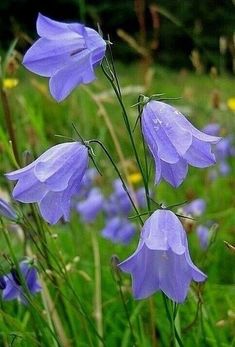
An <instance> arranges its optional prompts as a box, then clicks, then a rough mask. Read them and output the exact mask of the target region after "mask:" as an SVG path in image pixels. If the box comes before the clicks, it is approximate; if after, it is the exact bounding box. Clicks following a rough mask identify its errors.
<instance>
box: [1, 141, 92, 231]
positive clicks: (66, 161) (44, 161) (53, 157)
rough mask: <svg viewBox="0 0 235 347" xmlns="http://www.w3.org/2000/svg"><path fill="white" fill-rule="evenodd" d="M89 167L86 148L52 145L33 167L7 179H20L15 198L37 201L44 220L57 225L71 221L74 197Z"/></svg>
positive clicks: (28, 166)
mask: <svg viewBox="0 0 235 347" xmlns="http://www.w3.org/2000/svg"><path fill="white" fill-rule="evenodd" d="M87 166H88V149H87V147H86V146H84V145H82V144H80V143H79V142H68V143H62V144H59V145H56V146H53V147H52V148H50V149H48V150H47V151H46V152H45V153H43V154H42V155H41V156H40V157H39V158H38V159H36V160H35V161H34V162H32V163H31V164H29V165H27V166H26V167H24V168H22V169H19V170H16V171H13V172H10V173H8V174H6V176H7V178H8V179H9V180H18V182H17V184H16V186H15V188H14V190H13V193H12V195H13V197H14V199H16V200H18V201H21V202H24V203H33V202H37V203H38V206H39V209H40V212H41V214H42V216H43V218H44V219H45V220H46V221H47V222H48V223H51V224H55V223H57V222H58V220H59V219H60V218H61V217H64V219H65V220H66V221H68V220H69V214H70V202H71V198H72V197H73V196H74V195H75V194H77V193H78V192H79V189H80V184H81V180H82V178H83V176H84V174H85V171H86V169H87Z"/></svg>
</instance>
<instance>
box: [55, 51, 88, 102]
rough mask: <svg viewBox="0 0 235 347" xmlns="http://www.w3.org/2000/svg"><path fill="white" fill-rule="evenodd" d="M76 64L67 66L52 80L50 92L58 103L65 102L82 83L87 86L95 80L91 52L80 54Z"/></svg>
mask: <svg viewBox="0 0 235 347" xmlns="http://www.w3.org/2000/svg"><path fill="white" fill-rule="evenodd" d="M77 59H78V60H77V61H76V62H75V63H72V64H69V65H66V66H65V67H64V68H62V69H61V70H59V71H57V72H56V73H55V74H54V75H53V76H52V77H51V79H50V83H49V86H50V91H51V94H52V96H53V97H54V98H55V99H56V100H57V101H62V100H64V99H65V98H66V97H67V96H68V95H69V94H70V93H71V91H72V90H73V89H74V88H75V87H76V86H78V85H79V84H81V83H84V84H87V83H90V82H92V81H93V80H94V79H95V74H94V70H93V67H92V64H91V61H90V54H89V51H84V52H82V54H81V53H80V54H79V57H77Z"/></svg>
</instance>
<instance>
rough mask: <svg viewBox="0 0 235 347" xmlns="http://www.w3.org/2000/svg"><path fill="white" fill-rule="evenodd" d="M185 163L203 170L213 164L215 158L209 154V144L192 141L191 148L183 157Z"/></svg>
mask: <svg viewBox="0 0 235 347" xmlns="http://www.w3.org/2000/svg"><path fill="white" fill-rule="evenodd" d="M183 157H184V159H185V160H187V162H188V163H189V164H190V165H192V166H195V167H199V168H204V167H208V166H211V165H213V164H215V156H214V154H213V153H212V152H211V145H210V143H206V142H202V141H200V140H198V139H195V138H194V139H193V143H192V146H191V147H190V148H189V150H188V151H187V152H186V153H185V155H184V156H183Z"/></svg>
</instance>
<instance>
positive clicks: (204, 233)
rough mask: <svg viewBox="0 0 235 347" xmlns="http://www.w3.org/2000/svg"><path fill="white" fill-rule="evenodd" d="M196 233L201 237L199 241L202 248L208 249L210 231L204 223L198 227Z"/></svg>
mask: <svg viewBox="0 0 235 347" xmlns="http://www.w3.org/2000/svg"><path fill="white" fill-rule="evenodd" d="M196 233H197V236H198V239H199V243H200V246H201V248H202V249H206V248H207V247H208V244H209V240H210V231H209V229H208V228H207V227H206V226H204V225H198V226H197V228H196Z"/></svg>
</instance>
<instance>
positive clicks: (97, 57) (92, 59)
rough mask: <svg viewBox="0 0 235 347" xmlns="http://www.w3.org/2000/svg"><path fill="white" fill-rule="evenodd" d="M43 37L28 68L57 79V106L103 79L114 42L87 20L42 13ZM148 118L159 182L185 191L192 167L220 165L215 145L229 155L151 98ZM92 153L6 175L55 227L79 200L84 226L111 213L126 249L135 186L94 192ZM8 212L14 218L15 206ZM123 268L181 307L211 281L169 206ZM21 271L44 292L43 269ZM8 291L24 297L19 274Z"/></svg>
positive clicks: (110, 234) (58, 157)
mask: <svg viewBox="0 0 235 347" xmlns="http://www.w3.org/2000/svg"><path fill="white" fill-rule="evenodd" d="M37 32H38V34H39V36H40V38H39V39H38V40H37V41H36V42H35V43H34V44H33V46H32V47H31V48H30V49H29V50H28V52H27V53H26V54H25V57H24V60H23V64H24V65H25V66H26V67H27V68H28V69H29V70H31V71H33V72H35V73H37V74H39V75H41V76H45V77H49V78H50V81H49V86H50V91H51V94H52V96H53V97H54V98H55V99H56V100H57V101H61V100H63V99H65V98H66V97H67V96H68V95H69V93H70V92H71V91H72V90H73V89H74V88H75V87H76V86H79V85H80V84H82V83H84V84H87V83H90V82H92V81H93V80H94V79H95V74H94V68H95V67H97V66H98V65H99V64H100V63H101V61H102V59H103V57H104V55H105V49H106V42H105V41H104V40H103V38H102V37H101V36H100V35H99V34H98V33H97V32H96V31H95V30H93V29H91V28H88V27H85V26H84V25H82V24H79V23H72V24H67V23H60V22H57V21H54V20H51V19H49V18H47V17H45V16H42V15H41V14H39V16H38V20H37ZM140 117H141V131H142V134H143V138H144V141H145V143H146V145H147V147H148V149H149V151H150V153H151V155H152V157H153V159H154V161H155V183H156V184H159V183H160V181H161V180H165V181H167V182H168V183H170V184H171V185H172V186H174V187H178V186H179V185H180V184H181V183H182V182H183V181H184V179H185V178H186V175H187V172H188V166H189V165H191V166H194V167H197V168H205V167H208V166H211V165H213V164H214V163H215V159H216V156H215V154H214V153H213V152H212V145H214V144H217V147H216V150H217V156H218V151H220V155H221V156H226V155H227V154H225V153H227V147H226V145H225V144H224V143H223V142H222V144H221V143H220V145H219V144H218V142H219V140H220V138H219V137H218V136H217V135H218V134H217V132H216V134H214V132H213V133H211V134H209V133H208V134H206V133H204V132H201V131H199V130H198V129H196V128H195V127H194V126H193V125H192V124H191V123H190V122H189V121H188V120H187V119H186V117H185V116H183V115H182V114H181V113H180V112H179V111H178V110H176V109H175V108H174V107H172V106H170V105H168V104H166V103H163V102H160V101H155V100H151V99H149V100H148V101H147V102H146V103H145V104H144V105H143V110H142V112H141V115H140ZM126 122H128V119H126ZM219 146H220V147H219ZM88 154H89V153H88V148H87V146H86V145H85V144H84V143H83V144H81V143H79V142H69V143H63V144H59V145H56V146H54V147H52V148H50V149H48V150H47V151H46V152H45V153H43V154H42V155H41V156H40V157H39V158H38V159H36V160H35V161H34V162H32V163H31V164H29V165H27V166H26V167H24V168H21V169H19V170H16V171H13V172H10V173H8V174H7V175H6V176H7V178H8V179H10V180H17V181H18V182H17V184H16V186H15V188H14V190H13V197H14V198H15V199H16V200H18V201H20V202H23V203H37V204H38V207H39V210H40V212H41V215H42V217H43V218H44V219H45V220H46V221H47V222H48V223H51V224H55V223H57V222H58V221H59V220H60V218H63V219H64V220H65V221H68V220H69V215H70V208H71V201H74V199H76V198H77V197H78V196H79V199H78V201H77V202H76V210H77V211H78V212H79V214H80V216H81V217H82V219H83V221H84V222H86V223H91V222H93V221H94V220H95V218H96V217H97V215H98V214H99V212H101V211H103V212H104V215H105V218H106V224H105V226H104V229H103V230H102V235H103V236H104V237H105V238H108V239H111V240H112V241H113V242H121V243H123V244H126V243H128V242H130V240H131V239H132V237H133V235H134V234H135V226H134V224H133V223H131V222H130V221H129V220H128V215H129V214H130V212H131V211H132V205H131V202H130V200H129V196H128V194H127V192H126V189H128V188H126V187H125V189H124V187H123V182H122V181H120V180H116V181H114V183H113V192H112V193H111V195H110V196H109V197H108V198H105V197H104V196H103V194H102V192H101V190H100V189H99V188H97V187H94V186H93V187H92V189H88V187H89V186H92V182H93V178H94V177H93V176H94V171H92V170H91V171H90V170H88V162H89V160H88V158H89V156H88ZM114 165H115V164H114ZM115 169H116V167H115ZM146 190H147V189H146ZM135 194H136V196H135V200H136V201H137V203H138V206H139V207H145V206H146V194H145V190H144V189H143V187H141V188H140V189H139V190H137V191H136V192H135ZM195 206H196V213H194V214H195V215H199V214H200V213H202V210H203V209H204V206H203V201H201V202H200V203H199V202H198V201H197V203H195V202H194V205H193V204H191V206H190V205H189V206H187V211H188V212H187V213H190V212H189V211H190V208H191V210H192V209H194V210H195ZM4 211H5V213H8V214H9V213H10V214H11V212H10V211H9V209H7V208H5V210H4ZM202 233H204V231H202V228H201V229H200V234H201V235H202ZM199 237H200V236H199ZM119 267H120V268H121V269H122V270H123V271H125V272H129V273H131V276H132V282H133V284H132V287H133V293H134V297H135V298H137V299H142V298H146V297H148V296H149V295H151V294H153V293H155V292H157V291H159V290H161V291H163V292H164V293H165V294H166V295H167V296H168V297H169V298H170V299H172V300H174V301H175V302H183V301H184V300H185V298H186V296H187V292H188V288H189V285H190V283H191V281H192V280H194V281H197V282H202V281H204V280H205V279H206V275H204V273H203V272H201V271H200V270H199V269H198V268H197V267H196V266H195V265H194V264H193V262H192V260H191V258H190V254H189V250H188V243H187V237H186V232H185V230H184V228H183V226H182V224H181V222H180V220H179V219H178V218H177V216H176V215H175V214H174V213H173V212H172V211H170V210H169V209H162V208H161V209H158V210H157V211H155V212H153V213H152V214H151V215H150V217H149V218H148V219H147V220H146V221H145V223H144V225H143V228H142V231H141V235H140V241H139V244H138V247H137V250H136V251H135V252H134V254H133V255H131V256H130V257H129V258H128V259H126V260H125V261H123V262H121V263H120V264H119ZM20 269H21V272H22V275H23V276H24V278H25V282H26V285H27V287H28V289H29V291H30V292H31V293H35V292H37V291H39V290H40V285H39V283H38V282H37V276H36V270H35V269H34V268H32V267H29V265H28V264H27V263H25V262H23V263H21V264H20ZM0 286H1V287H2V289H3V298H4V299H6V300H7V299H9V300H10V299H13V298H16V297H17V298H20V299H21V300H23V297H22V295H23V290H22V285H21V283H20V281H19V280H18V277H17V276H16V274H15V273H14V272H13V273H11V274H9V275H8V276H4V277H3V278H1V280H0Z"/></svg>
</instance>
